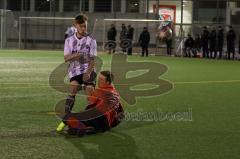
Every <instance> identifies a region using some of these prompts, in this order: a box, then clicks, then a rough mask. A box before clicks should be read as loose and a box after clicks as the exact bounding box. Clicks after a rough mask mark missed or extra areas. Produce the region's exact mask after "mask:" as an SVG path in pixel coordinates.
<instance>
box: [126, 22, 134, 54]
mask: <svg viewBox="0 0 240 159" xmlns="http://www.w3.org/2000/svg"><path fill="white" fill-rule="evenodd" d="M133 34H134V28H133V27H132V26H131V25H128V30H127V39H129V40H131V45H130V47H129V48H128V49H127V53H128V55H132V41H133Z"/></svg>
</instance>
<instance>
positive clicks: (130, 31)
mask: <svg viewBox="0 0 240 159" xmlns="http://www.w3.org/2000/svg"><path fill="white" fill-rule="evenodd" d="M133 33H134V29H133V27H131V28H129V29H128V31H127V39H130V40H132V39H133Z"/></svg>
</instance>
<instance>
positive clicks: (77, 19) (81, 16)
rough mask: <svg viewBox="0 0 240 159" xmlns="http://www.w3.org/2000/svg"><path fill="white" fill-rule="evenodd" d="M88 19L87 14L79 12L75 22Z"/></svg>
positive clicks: (78, 22) (82, 21)
mask: <svg viewBox="0 0 240 159" xmlns="http://www.w3.org/2000/svg"><path fill="white" fill-rule="evenodd" d="M87 20H88V17H87V16H86V15H85V14H78V15H77V16H76V17H75V23H77V24H82V23H84V22H86V21H87Z"/></svg>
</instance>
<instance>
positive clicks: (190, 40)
mask: <svg viewBox="0 0 240 159" xmlns="http://www.w3.org/2000/svg"><path fill="white" fill-rule="evenodd" d="M193 45H194V40H193V38H192V37H188V38H187V40H186V41H185V42H184V46H185V48H188V47H190V48H193Z"/></svg>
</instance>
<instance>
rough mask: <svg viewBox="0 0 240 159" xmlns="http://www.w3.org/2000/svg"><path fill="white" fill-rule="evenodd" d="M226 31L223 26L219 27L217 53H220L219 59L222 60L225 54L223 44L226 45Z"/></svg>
mask: <svg viewBox="0 0 240 159" xmlns="http://www.w3.org/2000/svg"><path fill="white" fill-rule="evenodd" d="M223 32H224V30H223V28H222V27H221V26H219V27H218V34H217V52H218V53H219V59H221V58H222V52H223V43H224V33H223Z"/></svg>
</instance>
